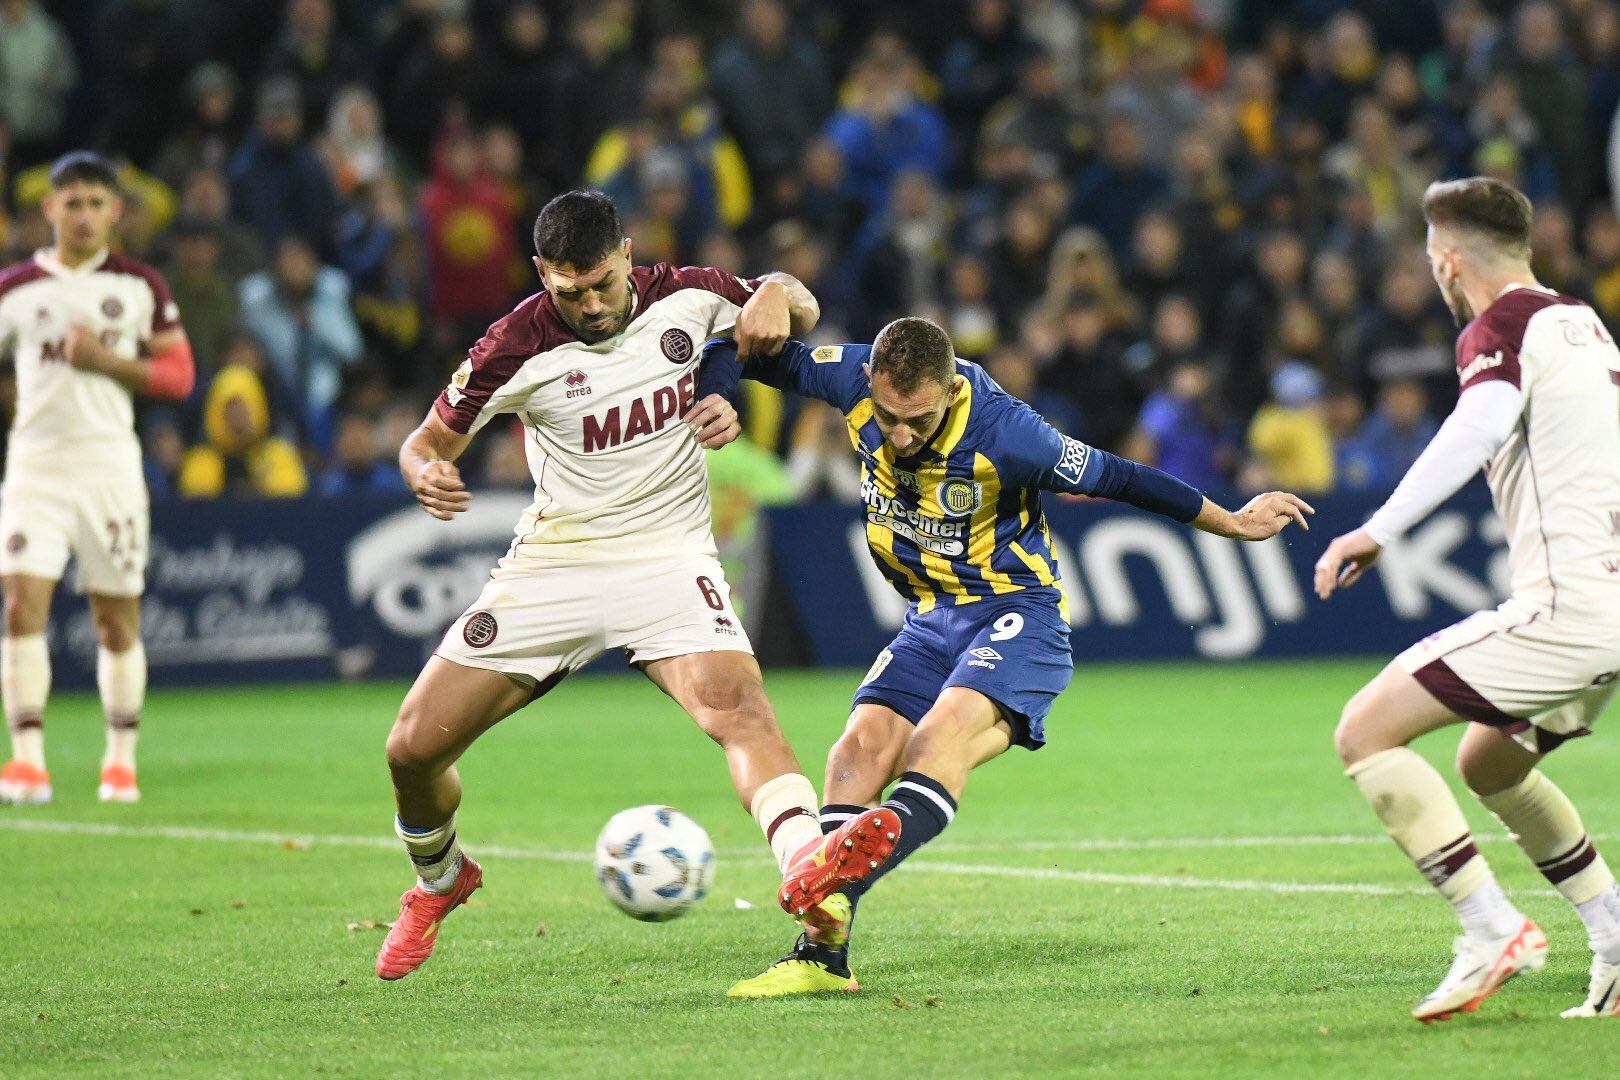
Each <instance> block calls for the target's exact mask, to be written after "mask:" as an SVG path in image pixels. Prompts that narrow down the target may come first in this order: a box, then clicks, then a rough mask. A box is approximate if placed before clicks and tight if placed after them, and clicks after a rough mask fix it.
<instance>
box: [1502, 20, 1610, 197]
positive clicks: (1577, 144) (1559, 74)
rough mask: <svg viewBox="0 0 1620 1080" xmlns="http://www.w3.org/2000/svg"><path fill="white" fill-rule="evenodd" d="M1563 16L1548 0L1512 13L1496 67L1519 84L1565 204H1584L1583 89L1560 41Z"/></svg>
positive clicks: (1586, 187) (1578, 70)
mask: <svg viewBox="0 0 1620 1080" xmlns="http://www.w3.org/2000/svg"><path fill="white" fill-rule="evenodd" d="M1563 18H1564V17H1563V13H1562V12H1560V11H1559V10H1558V6H1557V5H1556V4H1554V3H1552V2H1551V0H1527V2H1526V3H1523V4H1520V5H1518V6H1517V8H1515V9H1513V11H1512V34H1511V36H1510V37H1508V38H1506V39H1505V40H1504V41H1503V42H1502V45H1501V46H1500V49H1499V52H1498V54H1497V57H1496V64H1497V66H1498V67H1499V68H1500V69H1501V70H1504V71H1506V72H1507V73H1508V74H1509V75H1511V76H1512V77H1513V78H1514V79H1515V80H1516V81H1517V82H1518V84H1519V99H1520V100H1521V101H1523V102H1524V107H1525V111H1526V112H1528V113H1529V114H1530V116H1531V117H1532V118H1534V120H1535V123H1536V128H1537V130H1538V132H1539V133H1540V136H1541V138H1542V139H1543V140H1544V141H1545V143H1546V145H1547V149H1548V150H1549V151H1550V152H1551V153H1552V157H1553V162H1554V164H1555V166H1556V168H1557V170H1558V189H1559V191H1561V192H1562V193H1563V198H1564V201H1565V202H1567V203H1569V204H1571V205H1574V206H1585V205H1586V199H1587V196H1588V194H1589V193H1590V191H1591V188H1592V184H1591V178H1590V176H1589V175H1588V173H1587V168H1588V163H1587V152H1586V139H1587V126H1586V88H1585V86H1584V85H1583V75H1582V71H1581V67H1580V65H1579V63H1577V61H1576V57H1575V55H1574V54H1573V53H1572V52H1571V50H1570V48H1569V46H1568V44H1567V42H1566V41H1565V38H1564V23H1563Z"/></svg>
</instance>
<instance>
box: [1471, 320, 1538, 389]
mask: <svg viewBox="0 0 1620 1080" xmlns="http://www.w3.org/2000/svg"><path fill="white" fill-rule="evenodd" d="M1503 321H1504V320H1500V319H1493V318H1490V317H1489V316H1487V317H1484V318H1479V319H1475V320H1474V321H1473V322H1471V323H1469V324H1468V327H1467V328H1466V329H1465V330H1463V332H1462V336H1461V337H1459V338H1458V339H1457V379H1458V381H1459V382H1461V384H1462V389H1464V390H1466V389H1468V388H1469V387H1470V386H1478V385H1479V384H1480V383H1482V382H1490V381H1491V380H1492V379H1495V380H1498V381H1500V382H1505V383H1508V384H1510V385H1513V386H1518V385H1519V343H1520V342H1521V341H1522V340H1523V339H1524V322H1523V321H1522V320H1520V321H1518V322H1517V328H1518V333H1516V334H1514V333H1503V329H1504V328H1503V326H1502V325H1501V324H1502V322H1503Z"/></svg>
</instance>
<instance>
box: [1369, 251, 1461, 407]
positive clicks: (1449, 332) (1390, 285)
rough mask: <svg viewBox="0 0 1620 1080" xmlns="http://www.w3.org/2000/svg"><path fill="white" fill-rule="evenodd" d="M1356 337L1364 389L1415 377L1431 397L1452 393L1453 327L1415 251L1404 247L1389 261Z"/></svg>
mask: <svg viewBox="0 0 1620 1080" xmlns="http://www.w3.org/2000/svg"><path fill="white" fill-rule="evenodd" d="M1358 336H1359V338H1360V341H1359V346H1360V350H1361V352H1360V356H1359V357H1358V358H1357V366H1358V371H1357V372H1356V375H1357V378H1358V379H1359V380H1360V384H1361V389H1362V391H1363V393H1364V394H1370V393H1371V392H1372V391H1373V389H1374V388H1375V387H1376V386H1377V384H1379V383H1382V382H1384V381H1386V380H1388V379H1420V380H1422V381H1423V382H1424V384H1425V387H1426V389H1427V391H1428V393H1429V395H1430V396H1431V398H1432V399H1433V400H1435V401H1437V402H1441V403H1443V404H1444V403H1449V402H1450V401H1452V400H1454V399H1455V398H1456V395H1457V374H1456V371H1457V369H1456V363H1455V351H1454V343H1455V341H1456V327H1455V326H1453V325H1452V321H1451V318H1450V317H1449V315H1448V314H1447V312H1446V311H1445V309H1444V307H1442V306H1441V305H1440V303H1439V297H1438V296H1437V295H1436V294H1435V291H1434V283H1433V282H1432V281H1430V280H1429V274H1428V268H1427V266H1426V265H1425V264H1424V262H1423V257H1422V255H1421V254H1420V253H1418V252H1415V251H1404V252H1401V253H1400V254H1399V255H1397V256H1396V257H1394V258H1392V259H1391V260H1390V265H1389V269H1388V271H1387V273H1386V274H1385V276H1384V280H1383V283H1382V285H1381V287H1380V289H1379V293H1378V302H1377V304H1376V305H1375V306H1374V307H1373V308H1372V309H1371V310H1370V311H1369V312H1368V313H1367V315H1366V317H1365V318H1364V320H1363V323H1362V327H1361V329H1360V331H1359V335H1358Z"/></svg>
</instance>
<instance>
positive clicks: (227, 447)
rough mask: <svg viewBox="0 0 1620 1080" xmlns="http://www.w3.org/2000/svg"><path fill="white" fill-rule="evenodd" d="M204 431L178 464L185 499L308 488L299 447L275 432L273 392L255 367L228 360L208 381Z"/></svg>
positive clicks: (278, 494) (290, 494)
mask: <svg viewBox="0 0 1620 1080" xmlns="http://www.w3.org/2000/svg"><path fill="white" fill-rule="evenodd" d="M203 431H204V434H205V441H204V442H202V443H199V444H198V445H196V446H193V447H192V448H191V449H190V450H187V451H186V454H185V457H184V458H183V459H182V460H181V462H180V469H179V476H178V479H177V481H176V489H177V491H178V492H179V494H180V495H181V496H182V497H184V498H188V499H217V498H220V497H221V496H229V497H247V498H271V499H291V498H297V497H298V496H300V495H302V494H304V492H305V491H306V490H307V489H308V487H309V479H308V476H307V474H306V473H305V472H304V463H303V461H302V459H301V458H300V457H299V453H298V448H297V447H296V446H295V445H293V443H291V442H289V441H288V440H286V439H283V438H281V437H280V436H278V435H275V434H273V431H272V427H271V415H270V401H269V396H268V395H267V394H266V392H265V388H264V383H263V381H262V379H261V377H260V374H259V373H258V372H256V371H255V370H253V368H252V367H251V366H249V365H247V364H234V363H233V364H227V365H226V366H225V367H223V368H221V369H220V370H219V372H218V373H217V374H215V375H214V377H213V379H211V380H210V381H209V384H208V390H207V392H206V394H205V396H204V405H203Z"/></svg>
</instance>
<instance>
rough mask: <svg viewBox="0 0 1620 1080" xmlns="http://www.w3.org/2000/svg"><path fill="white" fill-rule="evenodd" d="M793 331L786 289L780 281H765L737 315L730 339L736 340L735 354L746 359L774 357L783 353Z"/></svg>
mask: <svg viewBox="0 0 1620 1080" xmlns="http://www.w3.org/2000/svg"><path fill="white" fill-rule="evenodd" d="M792 332H793V316H792V310H791V307H790V305H789V304H788V291H787V288H786V287H785V286H784V285H782V283H781V282H778V281H767V282H765V283H764V284H763V285H761V286H760V287H759V289H758V290H757V291H756V292H755V293H754V295H753V296H751V297H749V298H748V303H746V304H744V305H743V309H742V310H741V311H739V312H738V313H737V326H736V329H735V330H734V331H733V332H732V336H733V337H734V338H735V339H736V341H737V355H738V356H739V357H741V358H744V359H746V358H747V357H750V356H775V355H776V354H777V353H779V352H781V351H782V346H783V344H784V343H786V341H787V339H788V336H789V335H790V334H791V333H792Z"/></svg>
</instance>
